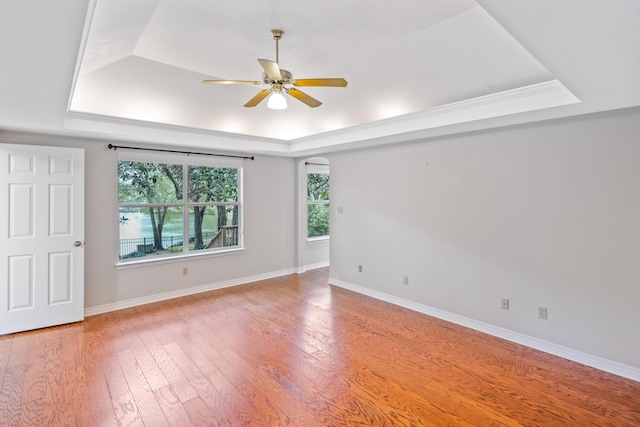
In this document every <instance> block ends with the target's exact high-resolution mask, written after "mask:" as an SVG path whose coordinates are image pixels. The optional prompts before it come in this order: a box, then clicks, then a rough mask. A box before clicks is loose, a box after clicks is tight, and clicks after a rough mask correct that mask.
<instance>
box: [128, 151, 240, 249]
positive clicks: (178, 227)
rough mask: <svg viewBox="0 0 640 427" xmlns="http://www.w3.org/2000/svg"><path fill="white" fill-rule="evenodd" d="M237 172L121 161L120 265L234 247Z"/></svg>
mask: <svg viewBox="0 0 640 427" xmlns="http://www.w3.org/2000/svg"><path fill="white" fill-rule="evenodd" d="M240 176H241V169H240V168H239V167H222V166H210V165H204V166H203V165H198V164H187V163H168V162H167V163H165V162H141V161H136V160H120V161H119V164H118V178H119V181H118V204H119V213H118V217H119V245H118V259H119V260H120V261H121V262H126V261H130V260H134V259H135V260H138V259H140V258H143V257H144V258H146V257H165V258H166V257H171V256H178V255H186V254H190V253H198V252H200V253H204V252H216V251H223V250H228V249H231V248H239V247H240V246H241V243H242V242H241V235H242V234H241V233H240V225H241V203H240V200H241V199H240V190H241V189H240V181H241V180H240Z"/></svg>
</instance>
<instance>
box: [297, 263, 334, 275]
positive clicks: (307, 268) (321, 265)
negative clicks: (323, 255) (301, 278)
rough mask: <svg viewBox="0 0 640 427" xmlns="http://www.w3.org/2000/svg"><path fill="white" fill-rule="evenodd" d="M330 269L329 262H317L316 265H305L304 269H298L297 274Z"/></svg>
mask: <svg viewBox="0 0 640 427" xmlns="http://www.w3.org/2000/svg"><path fill="white" fill-rule="evenodd" d="M322 267H329V261H323V262H317V263H315V264H309V265H305V266H304V267H302V268H298V271H297V273H298V274H302V273H304V272H305V271H308V270H315V269H316V268H322Z"/></svg>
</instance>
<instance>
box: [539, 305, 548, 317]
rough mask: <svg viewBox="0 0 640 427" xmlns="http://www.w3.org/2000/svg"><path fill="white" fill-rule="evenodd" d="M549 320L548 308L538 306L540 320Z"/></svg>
mask: <svg viewBox="0 0 640 427" xmlns="http://www.w3.org/2000/svg"><path fill="white" fill-rule="evenodd" d="M546 318H547V307H544V306H541V305H539V306H538V319H546Z"/></svg>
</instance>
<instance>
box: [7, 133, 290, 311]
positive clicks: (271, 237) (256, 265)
mask: <svg viewBox="0 0 640 427" xmlns="http://www.w3.org/2000/svg"><path fill="white" fill-rule="evenodd" d="M0 142H4V143H23V144H33V145H59V146H68V147H82V148H85V166H86V178H85V188H86V190H85V191H86V194H85V200H86V207H85V224H86V227H85V240H86V242H87V243H86V246H85V308H87V309H91V308H92V307H99V306H105V305H114V304H115V305H117V304H118V303H122V302H124V301H130V300H134V299H144V298H146V297H151V296H153V295H157V294H162V293H180V292H185V291H188V288H195V287H199V286H205V285H210V284H217V283H221V282H228V281H237V280H239V279H243V278H247V277H249V278H251V277H255V276H261V275H266V276H269V275H273V274H276V275H277V274H282V273H291V272H294V271H295V262H296V255H295V250H294V248H295V227H293V226H292V224H295V221H296V209H295V178H294V177H295V176H296V172H295V162H294V160H292V159H285V158H276V157H266V156H264V157H263V156H258V157H256V159H255V161H250V160H247V161H245V162H244V165H243V167H244V238H245V241H244V243H245V247H246V251H245V252H244V253H242V254H233V255H227V256H217V257H204V258H198V259H192V260H188V261H187V260H181V261H180V262H176V263H167V264H160V265H158V264H153V265H149V266H145V267H136V268H128V269H121V270H116V268H115V263H116V259H117V241H118V240H117V239H118V236H117V222H116V221H117V220H116V218H117V215H118V206H117V202H118V195H117V191H118V187H117V184H118V181H117V171H118V163H117V162H118V155H117V153H116V152H114V151H113V150H109V149H108V148H107V145H108V142H105V141H96V140H82V139H73V138H65V137H59V136H58V137H54V136H44V135H37V134H23V133H13V132H0ZM122 145H127V144H122ZM182 267H187V268H188V271H189V274H188V275H187V276H183V275H182Z"/></svg>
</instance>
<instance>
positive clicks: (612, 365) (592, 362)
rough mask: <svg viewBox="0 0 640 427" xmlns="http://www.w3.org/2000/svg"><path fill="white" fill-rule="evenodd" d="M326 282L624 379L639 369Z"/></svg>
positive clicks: (349, 285)
mask: <svg viewBox="0 0 640 427" xmlns="http://www.w3.org/2000/svg"><path fill="white" fill-rule="evenodd" d="M329 283H330V284H332V285H335V286H339V287H341V288H345V289H348V290H350V291H353V292H357V293H359V294H363V295H367V296H370V297H372V298H375V299H379V300H382V301H386V302H389V303H391V304H395V305H398V306H401V307H405V308H408V309H410V310H413V311H417V312H420V313H424V314H427V315H429V316H433V317H437V318H439V319H442V320H446V321H448V322H451V323H455V324H458V325H461V326H465V327H467V328H471V329H475V330H476V331H480V332H484V333H486V334H489V335H493V336H496V337H498V338H502V339H505V340H507V341H511V342H515V343H517V344H521V345H524V346H526V347H530V348H534V349H536V350H540V351H544V352H545V353H549V354H553V355H554V356H559V357H563V358H565V359H569V360H572V361H574V362H578V363H582V364H583V365H587V366H591V367H592V368H596V369H600V370H601V371H605V372H609V373H612V374H615V375H619V376H621V377H624V378H628V379H631V380H634V381H639V382H640V369H638V368H634V367H632V366H627V365H623V364H622V363H618V362H614V361H612V360H608V359H604V358H602V357H599V356H594V355H592V354H588V353H584V352H581V351H578V350H573V349H571V348H568V347H564V346H561V345H558V344H554V343H551V342H548V341H544V340H541V339H538V338H534V337H531V336H528V335H524V334H521V333H519V332H515V331H512V330H510V329H505V328H501V327H499V326H495V325H491V324H489V323H484V322H480V321H478V320H474V319H470V318H468V317H464V316H460V315H457V314H454V313H449V312H447V311H443V310H439V309H437V308H433V307H429V306H426V305H423V304H419V303H417V302H414V301H410V300H406V299H403V298H399V297H396V296H393V295H389V294H385V293H383V292H379V291H375V290H373V289H368V288H365V287H363V286H359V285H354V284H352V283H348V282H344V281H342V280H339V279H335V278H332V277H330V278H329Z"/></svg>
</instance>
